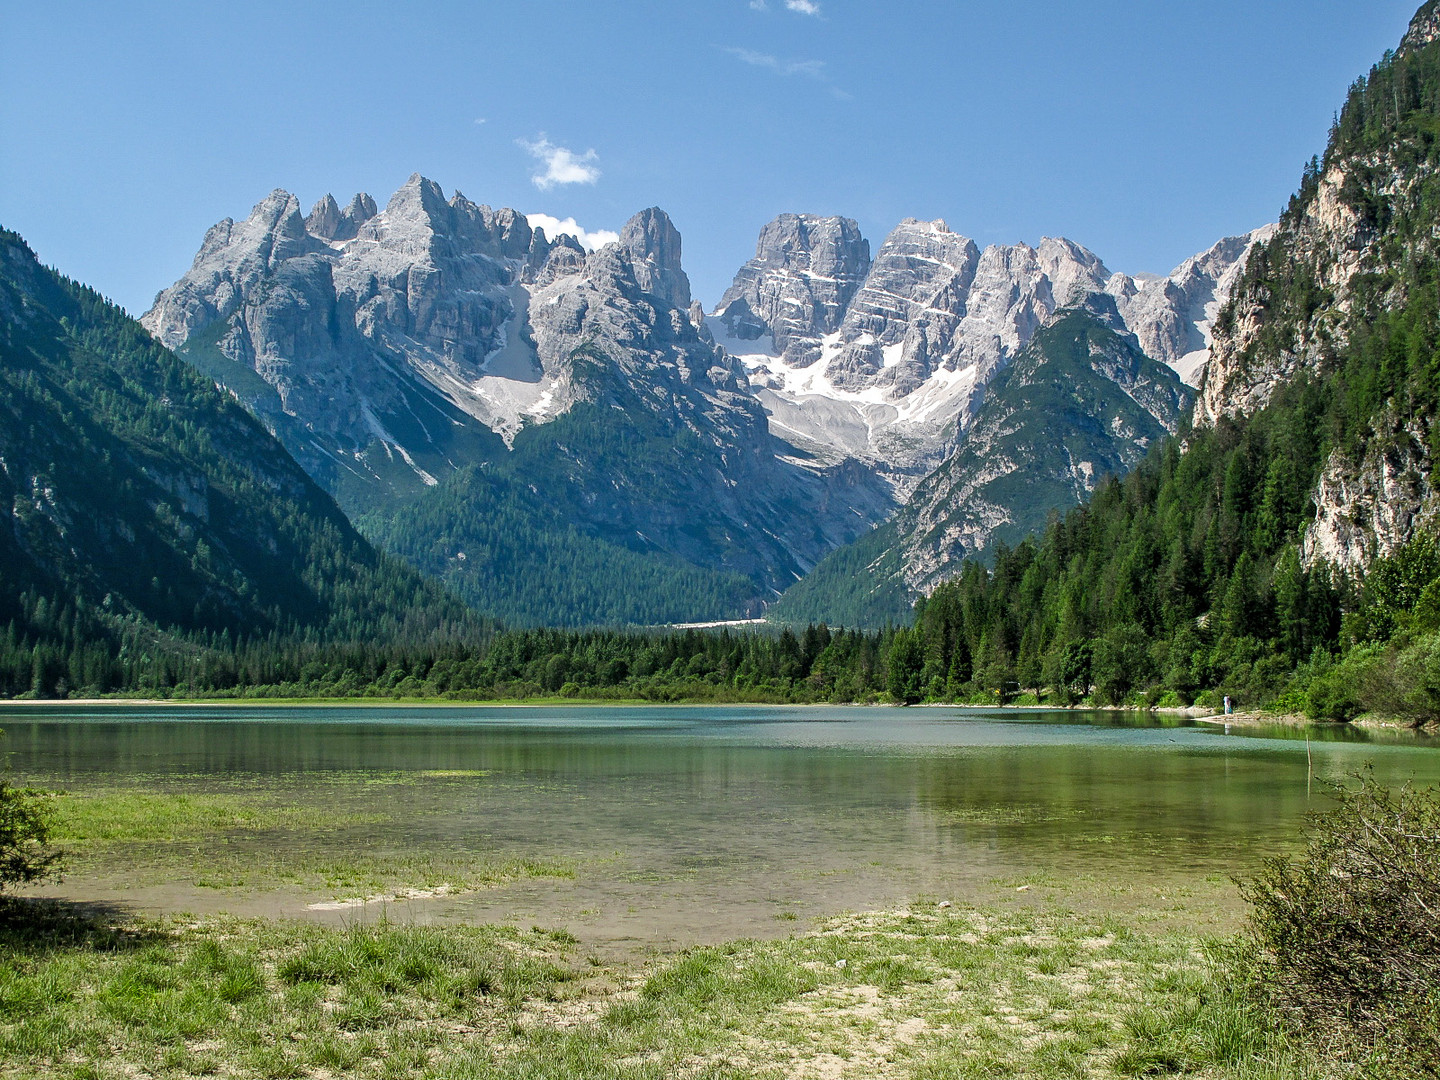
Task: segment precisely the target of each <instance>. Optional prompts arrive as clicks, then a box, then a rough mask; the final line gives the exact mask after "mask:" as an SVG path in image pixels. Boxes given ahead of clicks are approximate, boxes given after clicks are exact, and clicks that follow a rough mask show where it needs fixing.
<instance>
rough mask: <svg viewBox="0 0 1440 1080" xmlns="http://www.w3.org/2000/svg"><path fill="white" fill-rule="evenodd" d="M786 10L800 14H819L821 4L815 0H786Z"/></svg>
mask: <svg viewBox="0 0 1440 1080" xmlns="http://www.w3.org/2000/svg"><path fill="white" fill-rule="evenodd" d="M785 10H786V11H794V12H796V13H798V14H800V15H819V14H820V5H819V4H817V3H815V2H814V0H785Z"/></svg>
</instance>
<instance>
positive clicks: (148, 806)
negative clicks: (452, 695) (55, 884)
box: [52, 770, 575, 900]
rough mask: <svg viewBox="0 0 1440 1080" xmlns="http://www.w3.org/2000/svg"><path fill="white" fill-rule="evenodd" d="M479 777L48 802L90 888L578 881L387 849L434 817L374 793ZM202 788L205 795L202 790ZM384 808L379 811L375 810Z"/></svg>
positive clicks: (477, 858) (502, 862)
mask: <svg viewBox="0 0 1440 1080" xmlns="http://www.w3.org/2000/svg"><path fill="white" fill-rule="evenodd" d="M486 775H487V774H486V773H485V772H484V771H483V770H430V771H421V772H413V773H331V774H327V775H326V776H324V777H321V778H317V779H307V780H305V781H304V782H303V783H299V782H297V781H296V780H295V778H280V779H279V780H278V781H270V780H267V781H264V782H260V781H251V782H249V783H247V782H245V781H230V782H227V783H226V785H225V786H224V788H222V789H221V790H214V785H215V780H214V779H213V778H208V779H205V780H203V781H197V780H194V779H191V778H178V779H177V778H174V777H171V778H167V780H166V784H167V787H166V788H156V787H153V786H145V787H141V786H138V784H139V783H140V782H144V781H143V778H141V779H140V780H139V781H137V784H136V785H128V786H101V787H85V788H83V789H81V790H77V791H74V792H62V793H59V794H57V795H54V796H52V800H53V802H52V806H53V808H54V818H55V832H54V838H55V841H56V842H57V844H58V845H59V846H60V847H61V848H62V849H63V850H64V851H65V853H66V863H67V865H68V867H69V868H70V869H71V870H72V871H75V872H77V873H81V874H83V875H85V876H86V877H88V878H92V879H104V878H118V879H123V880H125V881H126V882H128V883H129V884H131V885H140V884H143V885H165V884H175V883H181V884H188V885H191V886H195V887H199V888H213V889H271V890H273V889H283V890H294V891H297V892H300V893H302V894H306V895H311V896H315V897H318V898H321V899H326V900H329V899H350V898H355V897H360V896H382V895H396V896H403V895H405V894H407V893H414V892H418V891H434V890H437V889H441V890H445V891H449V892H465V891H470V890H474V889H481V888H486V887H489V886H493V885H498V884H501V883H504V882H507V881H513V880H515V879H517V878H524V877H566V878H568V877H574V875H575V867H574V866H573V865H571V864H569V863H567V862H564V861H561V860H556V859H535V858H525V857H517V856H513V855H502V854H498V853H496V852H494V851H489V850H483V849H478V850H477V849H475V848H473V847H469V846H466V845H467V844H469V845H473V844H475V843H476V841H475V840H474V839H473V838H471V839H468V840H466V841H465V842H464V843H462V842H460V841H457V842H456V843H455V844H453V845H450V846H438V847H437V846H427V847H425V848H423V849H418V850H417V849H416V848H415V847H414V846H413V845H408V844H404V843H403V842H401V841H398V840H396V841H391V842H388V843H387V842H386V841H385V839H384V837H385V835H386V831H387V829H390V828H393V827H394V826H396V825H398V824H399V823H400V822H402V821H409V820H413V818H414V817H415V816H417V815H421V814H425V813H434V812H436V807H438V806H443V805H444V802H443V800H438V801H437V800H430V801H429V802H428V803H427V804H425V805H423V806H419V807H417V806H415V805H413V804H412V803H411V802H410V801H406V800H401V799H391V798H387V799H384V800H377V799H374V798H373V797H367V798H365V799H364V800H363V805H362V803H361V801H360V800H357V799H355V798H353V796H355V795H357V794H368V789H373V788H374V787H375V786H377V785H379V786H393V787H396V788H406V787H415V786H418V785H454V786H456V788H457V791H458V790H459V788H460V787H461V786H463V785H472V784H474V783H477V782H482V781H483V780H484V779H485V777H486ZM202 782H203V783H205V784H206V785H207V789H205V790H197V789H196V787H195V786H194V785H196V784H198V783H202ZM377 807H382V809H377Z"/></svg>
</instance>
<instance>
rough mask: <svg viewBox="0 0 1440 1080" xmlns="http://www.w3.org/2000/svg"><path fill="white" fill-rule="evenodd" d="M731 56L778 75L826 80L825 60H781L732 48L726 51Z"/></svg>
mask: <svg viewBox="0 0 1440 1080" xmlns="http://www.w3.org/2000/svg"><path fill="white" fill-rule="evenodd" d="M725 51H726V52H727V53H729V54H730V55H731V56H733V57H735V58H736V59H737V60H739V61H741V62H742V63H746V64H749V65H750V66H751V67H758V68H767V69H768V70H770V71H773V72H775V73H776V74H777V75H804V76H806V77H807V78H810V79H818V80H821V81H824V79H825V61H824V60H781V59H780V58H779V57H778V56H771V55H770V54H769V53H762V52H756V51H755V50H754V49H740V48H735V47H730V48H727V49H726V50H725Z"/></svg>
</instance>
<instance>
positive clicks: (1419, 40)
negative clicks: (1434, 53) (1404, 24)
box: [1400, 0, 1440, 52]
mask: <svg viewBox="0 0 1440 1080" xmlns="http://www.w3.org/2000/svg"><path fill="white" fill-rule="evenodd" d="M1436 38H1440V0H1429V2H1428V3H1426V4H1425V5H1424V6H1423V7H1421V8H1420V10H1419V11H1417V12H1416V13H1415V17H1414V18H1413V19H1411V20H1410V29H1409V30H1408V31H1407V32H1406V34H1405V37H1404V39H1403V40H1402V41H1401V42H1400V51H1401V52H1407V51H1409V50H1411V49H1419V48H1421V47H1422V46H1425V45H1429V44H1430V43H1431V42H1432V41H1434V40H1435V39H1436Z"/></svg>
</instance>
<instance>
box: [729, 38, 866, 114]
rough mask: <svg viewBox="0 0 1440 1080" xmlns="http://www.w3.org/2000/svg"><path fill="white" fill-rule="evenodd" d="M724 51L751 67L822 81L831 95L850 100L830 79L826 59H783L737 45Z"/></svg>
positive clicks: (842, 99)
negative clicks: (826, 68) (826, 69)
mask: <svg viewBox="0 0 1440 1080" xmlns="http://www.w3.org/2000/svg"><path fill="white" fill-rule="evenodd" d="M722 48H723V51H725V52H727V53H729V54H730V55H731V56H733V57H735V59H737V60H739V61H740V62H741V63H743V64H749V65H750V66H751V67H757V68H764V69H765V70H767V71H773V72H774V73H775V74H776V75H783V76H786V77H787V78H788V77H790V76H792V75H799V76H801V77H802V78H806V79H812V80H814V81H815V82H817V83H820V84H821V85H823V86H824V87H825V89H826V90H828V91H829V92H830V96H831V97H833V98H835V99H837V100H839V101H849V100H850V95H849V94H847V93H846V92H845V91H844V90H841V89H840V88H839V87H838V86H836V85H835V84H834V83H832V82H831V81H830V76H829V75H828V74H827V73H826V71H825V61H824V60H782V59H780V57H778V56H771V55H770V54H769V53H762V52H756V51H755V50H754V49H742V48H738V47H736V46H723V47H722Z"/></svg>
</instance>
